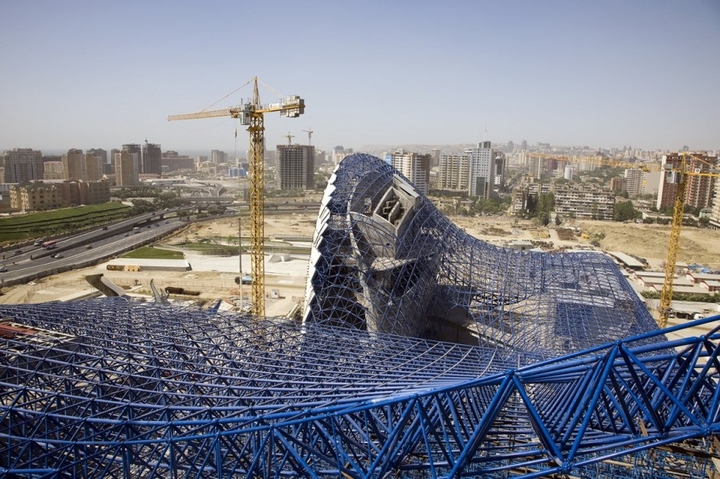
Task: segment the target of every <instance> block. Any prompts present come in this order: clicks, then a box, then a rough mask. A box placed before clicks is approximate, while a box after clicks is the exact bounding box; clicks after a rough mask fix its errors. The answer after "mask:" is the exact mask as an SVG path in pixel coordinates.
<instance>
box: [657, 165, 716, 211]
mask: <svg viewBox="0 0 720 479" xmlns="http://www.w3.org/2000/svg"><path fill="white" fill-rule="evenodd" d="M681 163H682V153H671V154H668V155H663V157H662V166H663V171H664V174H663V175H662V176H661V178H660V184H659V191H658V198H657V204H656V206H657V208H658V209H662V208H671V207H673V206H674V205H675V196H676V193H677V186H678V183H677V181H678V175H679V173H678V172H677V171H673V170H678V169H680V165H681ZM685 163H686V165H685V167H686V171H691V172H709V171H710V169H711V168H712V167H713V166H716V165H717V164H718V158H717V156H709V155H707V154H705V153H693V154H690V155H686V156H685ZM714 189H715V178H714V177H707V176H694V175H687V178H686V179H685V204H686V205H688V206H691V207H693V208H707V207H709V206H711V205H712V198H713V192H714Z"/></svg>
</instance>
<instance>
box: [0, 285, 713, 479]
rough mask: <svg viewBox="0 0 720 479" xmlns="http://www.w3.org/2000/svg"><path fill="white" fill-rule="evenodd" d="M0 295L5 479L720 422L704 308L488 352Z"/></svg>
mask: <svg viewBox="0 0 720 479" xmlns="http://www.w3.org/2000/svg"><path fill="white" fill-rule="evenodd" d="M0 312H1V313H2V316H3V317H5V318H8V319H10V320H11V321H13V322H14V323H15V324H19V325H23V327H24V328H26V329H27V330H28V332H26V333H25V334H18V335H17V336H16V337H15V338H13V339H5V342H6V348H5V351H6V353H5V356H4V357H3V369H2V376H1V377H2V382H1V383H0V391H1V393H0V401H1V403H2V408H1V409H0V421H1V422H0V465H2V467H3V469H2V472H4V473H7V474H17V475H19V476H21V477H56V476H57V475H67V476H68V477H136V476H143V477H169V476H171V475H174V477H195V476H196V475H198V474H200V475H202V476H204V477H228V476H232V475H233V474H235V475H237V474H242V475H245V474H251V475H255V476H257V477H276V476H278V475H287V476H296V477H312V476H316V477H337V476H338V475H340V474H347V475H348V476H351V477H380V476H382V475H383V474H385V473H388V472H392V473H393V474H399V475H400V476H401V477H415V476H417V477H455V476H457V475H462V476H468V477H473V476H475V477H493V476H498V477H500V476H502V475H503V474H507V473H509V472H510V471H512V473H513V474H517V475H519V476H520V477H523V476H527V477H533V476H538V475H546V474H553V473H563V472H569V471H575V470H581V469H582V468H583V467H590V466H591V465H594V464H596V463H598V462H603V461H606V460H608V459H611V458H616V457H622V456H628V455H629V454H644V453H645V452H644V451H646V450H648V449H650V448H653V447H657V446H659V445H663V444H670V443H677V442H682V441H690V440H696V441H702V440H704V438H708V437H710V436H711V435H713V434H716V433H718V429H719V428H720V422H719V419H718V410H717V404H718V391H717V387H716V385H717V384H718V380H719V379H720V378H719V377H718V362H717V354H718V341H719V340H720V336H719V334H718V331H717V327H718V324H719V323H720V317H716V318H712V319H707V320H701V321H700V322H697V323H692V324H688V325H687V326H686V327H688V328H689V327H692V326H695V327H697V326H702V325H705V327H707V326H712V327H713V328H714V329H713V330H712V331H711V332H710V333H708V334H706V335H705V336H703V337H697V338H695V337H688V338H683V339H680V340H672V341H669V340H667V339H665V333H666V332H668V331H654V332H649V333H644V334H642V335H638V336H636V337H633V338H629V339H626V340H622V341H616V342H613V343H610V344H606V345H599V346H596V347H594V348H591V349H589V350H587V351H579V352H576V353H572V354H569V355H567V356H564V357H559V358H555V359H553V360H547V361H543V362H540V363H536V364H530V365H527V366H523V367H520V368H515V369H513V368H510V367H507V365H506V367H505V369H504V370H496V369H494V367H495V366H493V367H488V365H487V364H485V363H484V361H486V360H487V358H488V355H487V354H486V353H485V352H483V351H481V350H480V348H479V347H477V346H475V347H472V346H463V345H453V344H448V343H435V342H432V341H426V340H420V339H414V338H406V337H399V336H391V335H385V334H374V335H372V336H368V335H367V333H363V332H359V331H353V330H348V329H347V328H328V327H318V326H312V325H306V326H305V327H303V326H300V325H296V324H292V323H283V322H279V321H272V320H268V321H261V322H259V323H258V322H257V321H253V320H251V319H249V318H244V317H237V316H230V315H218V314H213V313H211V312H203V311H197V310H192V309H184V310H183V309H176V308H167V307H165V308H162V307H152V306H148V305H139V304H134V303H129V302H126V301H124V300H121V299H120V300H102V301H87V302H81V303H75V304H62V305H61V304H53V305H33V306H15V307H7V306H5V307H2V308H0ZM131 325H132V327H131ZM200 330H202V331H203V334H202V335H201V334H198V333H199V331H200ZM674 330H675V331H679V332H682V330H681V329H678V328H674ZM32 331H35V333H32ZM180 331H184V333H182V334H180ZM49 332H54V333H56V335H55V338H56V339H55V341H56V342H55V344H54V347H53V349H52V350H50V349H48V348H47V347H45V345H43V343H42V341H41V338H40V336H42V335H45V336H46V337H50V336H51V335H50V333H49ZM171 332H172V333H173V334H172V335H171V334H169V333H171ZM57 333H61V334H62V335H63V336H58V334H57ZM260 337H262V338H263V339H262V340H260V339H258V338H260ZM58 338H59V339H58ZM192 338H194V342H193V340H192ZM198 338H203V339H198ZM656 339H659V340H657V341H656ZM48 341H50V340H49V339H48ZM223 343H224V344H225V349H224V351H223V352H222V354H218V353H217V349H215V348H213V347H212V344H223ZM358 343H360V344H362V347H363V348H365V349H364V351H363V352H364V354H363V352H357V351H355V350H354V349H353V346H354V345H355V344H358ZM363 357H365V358H372V365H373V366H375V368H374V369H373V370H372V371H371V372H370V373H366V372H365V367H366V364H363V365H361V366H360V367H358V365H357V364H356V363H357V362H358V361H360V362H362V361H363V360H362V358H363ZM413 358H415V362H414V361H413ZM319 359H321V360H322V361H321V363H320V364H319V365H318V364H316V363H315V362H316V361H317V360H319ZM368 364H369V363H368ZM402 364H407V365H408V366H406V367H403V366H402ZM392 365H398V368H393V367H392ZM410 365H413V366H414V367H415V368H416V369H415V370H412V368H411V367H410ZM367 367H368V369H370V368H371V366H369V365H368V366H367ZM478 371H486V372H485V373H484V374H481V375H478V374H477V373H478ZM445 374H447V376H445ZM588 378H590V379H588ZM643 391H649V392H651V393H650V394H643V393H642V392H643ZM583 395H585V396H586V399H585V400H581V401H579V402H578V401H573V402H572V403H571V404H573V408H575V410H576V411H573V413H572V414H571V415H570V416H568V414H567V409H568V403H567V402H566V401H564V400H562V399H563V398H566V397H582V396H583ZM653 411H660V413H659V414H658V415H657V417H653V414H654V412H653ZM575 412H577V414H576V413H575ZM640 425H642V427H640ZM631 457H634V456H631ZM43 471H45V472H43ZM170 471H174V472H173V473H172V474H171V473H170ZM518 471H526V472H525V473H522V472H518Z"/></svg>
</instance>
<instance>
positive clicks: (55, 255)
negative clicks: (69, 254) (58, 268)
mask: <svg viewBox="0 0 720 479" xmlns="http://www.w3.org/2000/svg"><path fill="white" fill-rule="evenodd" d="M50 257H51V258H55V259H60V258H64V257H65V256H64V255H63V254H62V253H55V254H51V255H50Z"/></svg>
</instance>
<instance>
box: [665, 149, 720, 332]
mask: <svg viewBox="0 0 720 479" xmlns="http://www.w3.org/2000/svg"><path fill="white" fill-rule="evenodd" d="M688 156H692V157H694V158H695V159H697V160H699V161H700V162H703V163H704V162H705V161H704V159H703V158H700V157H698V156H696V155H693V154H688V153H683V154H682V156H681V159H680V165H679V168H678V167H676V168H672V169H666V170H665V171H666V173H665V174H666V175H669V176H670V178H669V179H670V180H671V181H670V183H675V184H676V185H677V188H676V189H675V205H674V209H673V219H672V227H671V229H670V244H669V246H668V253H667V259H666V260H665V280H664V282H663V288H662V292H661V293H660V304H659V306H658V313H659V318H658V325H659V326H660V328H665V327H666V326H667V322H668V317H669V316H670V305H671V303H672V296H673V280H674V278H675V266H676V265H677V256H678V251H679V250H680V230H681V229H682V222H683V217H684V215H685V191H686V185H687V178H688V177H689V176H704V177H710V178H720V173H715V172H711V171H702V169H696V170H688V167H687V157H688ZM707 166H709V167H710V168H717V166H716V165H710V164H708V165H707Z"/></svg>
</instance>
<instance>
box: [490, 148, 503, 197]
mask: <svg viewBox="0 0 720 479" xmlns="http://www.w3.org/2000/svg"><path fill="white" fill-rule="evenodd" d="M506 165H507V157H506V156H505V153H503V152H502V151H495V152H493V165H492V168H493V170H492V176H491V178H492V189H493V190H501V189H502V188H503V187H504V186H503V185H504V184H505V166H506Z"/></svg>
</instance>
